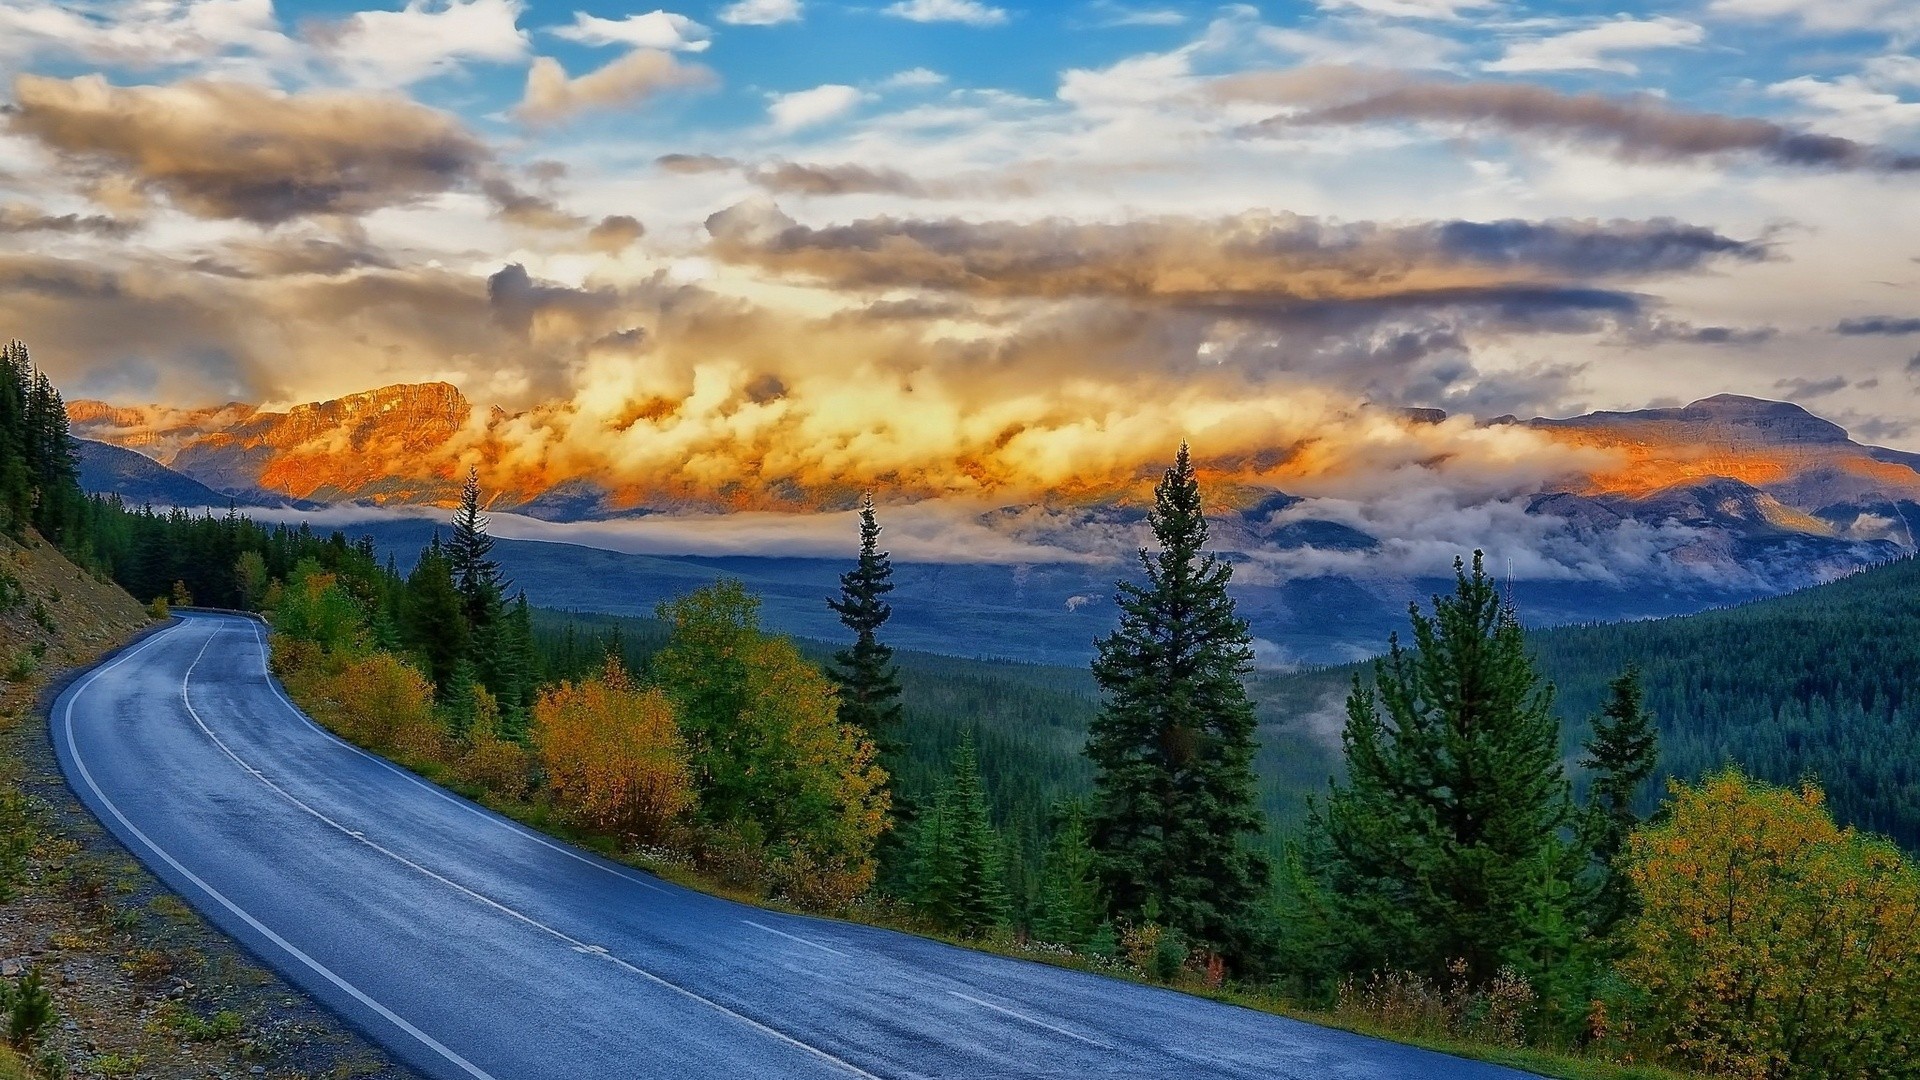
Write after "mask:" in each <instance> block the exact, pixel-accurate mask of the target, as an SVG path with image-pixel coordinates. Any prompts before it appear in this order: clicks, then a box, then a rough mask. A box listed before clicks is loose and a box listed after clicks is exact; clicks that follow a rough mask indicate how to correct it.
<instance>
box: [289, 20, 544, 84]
mask: <svg viewBox="0 0 1920 1080" xmlns="http://www.w3.org/2000/svg"><path fill="white" fill-rule="evenodd" d="M520 11H521V2H520V0H408V2H407V5H406V7H404V8H401V9H400V10H399V11H384V10H377V9H376V10H369V11H356V12H354V13H353V14H352V15H349V16H347V17H346V18H344V19H341V20H338V21H335V22H321V21H316V22H310V23H308V24H306V25H305V26H303V27H302V36H303V37H305V39H306V40H307V41H308V42H309V43H310V44H312V45H313V46H314V47H315V49H316V50H317V51H318V52H319V53H320V55H321V56H322V57H323V58H324V59H325V60H326V61H327V62H328V63H330V64H332V65H333V66H334V67H336V68H338V69H339V70H340V71H342V72H345V73H346V74H347V75H348V77H349V78H351V79H353V80H354V81H355V82H357V83H360V84H361V85H366V86H379V87H395V86H406V85H409V84H411V83H416V82H419V81H421V80H423V79H428V78H432V77H434V76H437V75H444V74H446V73H447V72H450V71H454V70H457V69H458V68H459V67H460V66H461V65H462V64H465V63H467V62H468V61H474V60H480V61H486V62H489V63H496V64H508V63H515V62H518V61H520V60H522V59H523V58H525V56H526V54H527V34H526V31H524V30H521V29H520V27H519V26H518V25H517V24H518V21H519V18H520Z"/></svg>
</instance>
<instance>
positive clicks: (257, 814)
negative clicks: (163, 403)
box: [51, 613, 1526, 1080]
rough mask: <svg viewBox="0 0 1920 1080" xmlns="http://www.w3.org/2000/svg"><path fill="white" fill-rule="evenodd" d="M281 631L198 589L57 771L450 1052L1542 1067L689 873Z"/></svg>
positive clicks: (587, 1071)
mask: <svg viewBox="0 0 1920 1080" xmlns="http://www.w3.org/2000/svg"><path fill="white" fill-rule="evenodd" d="M264 637H265V631H264V629H263V628H262V627H260V625H259V624H258V623H257V622H255V621H253V620H250V619H246V618H242V617H239V616H229V615H216V614H204V613H194V614H189V615H185V616H182V617H181V618H180V619H179V621H178V622H177V623H176V624H175V625H173V626H171V627H169V628H167V629H165V630H162V631H161V632H159V633H157V634H154V635H152V636H151V637H148V638H146V639H144V640H143V641H141V642H139V643H138V644H136V645H134V646H133V647H131V648H130V649H128V650H126V651H125V652H123V653H121V654H119V655H117V656H115V657H113V658H111V659H109V660H107V661H106V662H104V663H103V664H101V665H100V666H99V667H97V668H95V669H94V670H93V671H91V672H88V673H87V674H86V675H83V676H81V677H80V678H79V679H77V680H75V681H74V683H73V684H72V685H71V686H70V687H68V689H67V690H66V691H65V692H64V693H63V694H61V695H60V697H59V698H58V699H57V700H56V701H55V702H54V707H53V710H52V717H51V720H52V724H53V741H54V745H55V749H56V751H57V753H58V755H59V759H60V764H61V767H62V768H63V769H64V770H65V772H66V774H67V777H68V780H69V781H70V782H71V783H72V785H73V787H74V789H75V791H76V792H77V793H78V794H79V796H80V798H81V799H82V801H84V802H85V803H86V804H87V806H88V807H89V808H90V809H91V810H92V811H93V812H94V813H95V814H97V815H99V817H100V819H101V820H102V822H103V823H105V825H106V826H107V828H108V829H110V830H111V831H112V832H113V833H114V834H115V835H116V836H117V837H118V838H119V839H120V840H121V841H122V842H123V843H125V844H126V845H127V847H128V848H129V849H130V850H131V851H132V852H133V853H134V854H135V855H136V856H137V857H139V858H140V859H141V860H142V861H143V862H145V863H146V864H147V865H148V866H150V867H151V868H152V869H153V870H154V871H155V872H156V873H157V874H158V875H159V876H160V877H161V878H163V879H164V880H165V881H166V882H167V883H168V884H169V885H171V886H172V887H173V888H175V889H177V890H178V891H179V892H180V894H181V895H182V896H184V897H185V898H186V899H187V900H188V901H189V902H190V903H192V904H193V905H194V906H195V907H197V908H198V909H199V910H200V911H201V912H202V913H203V914H204V915H206V916H207V917H208V918H209V919H210V920H211V921H212V922H214V923H215V924H216V925H218V926H219V927H220V928H221V929H223V930H225V931H226V932H227V933H229V934H231V935H233V936H234V937H235V938H237V939H238V940H239V941H240V942H241V943H242V944H243V945H245V946H246V947H247V948H249V949H250V950H251V951H253V952H254V953H255V954H256V955H258V956H259V957H261V958H262V959H263V960H264V961H265V962H266V963H268V964H270V965H271V966H273V967H274V968H275V969H277V970H278V971H280V972H281V973H282V974H284V975H285V976H286V977H287V978H288V979H289V980H290V981H292V982H294V983H296V984H298V985H299V986H301V987H302V988H303V989H305V990H307V991H308V992H309V993H311V994H313V995H314V996H315V997H317V998H319V999H320V1000H321V1001H322V1002H324V1003H325V1004H327V1005H328V1006H330V1007H331V1008H333V1009H335V1010H336V1011H338V1012H339V1013H340V1014H341V1015H343V1016H344V1017H345V1018H346V1019H347V1020H348V1021H349V1022H350V1023H352V1024H354V1025H355V1026H356V1027H358V1028H360V1029H361V1030H362V1031H364V1032H365V1033H366V1034H367V1035H368V1036H369V1037H371V1038H372V1039H373V1040H375V1041H376V1042H378V1043H380V1044H381V1045H383V1046H385V1047H386V1048H388V1049H389V1050H390V1051H391V1052H392V1053H394V1054H395V1055H396V1056H398V1057H400V1058H401V1059H403V1060H405V1061H406V1062H407V1063H408V1064H410V1065H412V1066H414V1067H415V1068H417V1069H419V1070H420V1071H421V1072H423V1073H425V1074H427V1075H429V1076H433V1077H439V1078H446V1080H469V1078H473V1080H488V1078H493V1080H562V1078H565V1080H582V1078H609V1080H611V1078H628V1077H670V1078H673V1080H697V1078H706V1077H712V1078H717V1080H718V1078H725V1080H751V1078H761V1077H766V1078H776V1077H778V1078H786V1077H799V1078H806V1077H834V1076H841V1077H845V1076H853V1077H871V1078H884V1080H895V1078H900V1080H905V1078H910V1077H943V1078H946V1077H951V1078H965V1080H975V1078H989V1077H1236V1078H1238V1077H1245V1078H1249V1080H1252V1078H1259V1080H1296V1078H1297V1080H1362V1078H1365V1080H1386V1078H1402V1077H1418V1078H1428V1077H1431V1078H1438V1080H1495V1078H1501V1080H1511V1078H1517V1077H1521V1076H1524V1075H1526V1074H1523V1073H1519V1072H1515V1071H1513V1070H1510V1069H1503V1068H1499V1067H1496V1066H1492V1065H1486V1064H1482V1063H1478V1062H1472V1061H1466V1060H1462V1059H1458V1058H1452V1057H1448V1056H1445V1055H1441V1054H1435V1053H1431V1052H1428V1051H1423V1050H1418V1049H1414V1048H1411V1047H1406V1046H1401V1045H1399V1044H1396V1043H1390V1042H1384V1041H1381V1040H1377V1039H1369V1038H1365V1037H1362V1036H1358V1035H1353V1034H1349V1033H1346V1032H1341V1031H1335V1030H1331V1029H1328V1028H1322V1027H1317V1026H1314V1025H1311V1024H1306V1023H1301V1022H1299V1021H1294V1020H1288V1019H1285V1018H1282V1017H1277V1016H1272V1015H1268V1014H1265V1013H1261V1012H1256V1011H1253V1010H1249V1009H1243V1008H1238V1007H1235V1006H1231V1005H1223V1004H1219V1003H1216V1002H1211V1001H1206V1000H1204V999H1201V998H1196V997H1192V996H1189V995H1185V994H1179V993H1175V992H1173V991H1168V990H1161V989H1156V988H1152V987H1144V986H1138V985H1134V984H1132V983H1127V982H1124V981H1121V980H1116V979H1109V978H1104V977H1101V976H1098V975H1092V974H1087V973H1084V972H1077V971H1069V970H1063V969H1060V968H1054V967H1050V966H1047V965H1044V964H1037V963H1030V962H1026V961H1020V960H1012V959H1008V958H1004V957H999V956H993V955H988V954H984V953H978V952H973V951H969V950H966V949H961V948H956V947H953V946H950V945H945V944H942V943H940V942H936V941H930V940H927V939H924V938H918V937H914V936H912V935H910V934H902V933H897V932H894V931H889V930H880V929H874V928H871V927H863V926H855V925H850V924H846V923H840V922H834V921H831V920H823V919H810V918H804V917H799V916H794V915H787V914H782V913H778V912H772V911H765V910H762V909H759V908H754V907H749V906H745V905H742V904H738V903H734V902H732V901H728V900H723V899H719V898H717V897H712V896H708V895H705V894H703V893H699V892H695V891H692V890H689V889H685V888H682V887H680V886H677V885H673V884H671V883H668V882H665V881H662V880H660V879H658V878H655V877H652V876H650V875H647V874H644V873H641V872H639V871H636V870H633V869H630V868H628V867H624V866H620V865H617V864H615V863H612V862H608V861H606V860H604V859H600V858H598V857H596V856H594V855H591V854H589V853H586V852H584V851H581V850H579V849H577V848H573V847H570V846H568V845H565V844H562V843H560V842H558V841H556V840H553V839H551V838H548V837H545V836H542V835H540V834H538V833H536V832H534V831H532V830H530V829H527V828H525V827H524V826H521V825H519V824H518V823H516V822H513V821H511V820H508V819H506V818H504V817H501V816H499V815H497V814H494V813H492V812H491V811H488V810H486V809H484V808H482V807H480V806H477V805H475V804H474V803H471V802H469V801H467V800H465V799H462V798H460V797H458V796H455V795H453V794H451V793H449V792H447V791H445V790H444V789H442V788H439V787H437V786H435V785H433V784H430V783H428V782H427V781H425V780H422V779H420V778H419V777H417V776H414V775H413V774H411V773H408V772H406V771H404V770H402V769H400V768H398V767H396V766H394V765H392V764H390V763H388V762H385V761H383V760H381V759H379V758H377V757H374V756H372V755H370V754H367V753H365V752H364V751H361V750H359V749H357V748H355V747H353V746H350V745H348V744H347V743H345V742H342V741H341V740H339V739H337V738H335V737H334V736H333V735H331V734H330V733H328V732H326V731H324V730H322V729H321V728H320V727H318V726H317V725H315V724H314V723H313V722H312V721H311V720H309V719H307V718H306V716H305V715H304V714H302V713H301V712H300V711H299V710H298V709H297V708H295V707H294V706H293V705H292V704H291V703H290V702H289V701H288V700H287V699H286V696H285V695H284V693H283V692H282V691H281V689H280V687H279V685H278V684H277V682H276V681H275V680H274V679H273V678H272V677H271V675H269V674H268V671H267V663H266V658H267V649H266V643H265V639H264Z"/></svg>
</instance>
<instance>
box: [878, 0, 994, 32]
mask: <svg viewBox="0 0 1920 1080" xmlns="http://www.w3.org/2000/svg"><path fill="white" fill-rule="evenodd" d="M881 10H882V11H884V12H885V13H886V14H888V15H891V16H893V17H894V18H896V19H906V20H908V21H910V22H918V23H935V22H952V23H964V24H965V25H967V26H981V27H985V26H1000V25H1003V24H1004V23H1005V22H1006V21H1007V12H1006V9H1005V8H997V7H993V6H991V5H988V4H983V3H981V2H980V0H900V2H899V3H894V4H888V5H887V6H886V7H885V8H882V9H881Z"/></svg>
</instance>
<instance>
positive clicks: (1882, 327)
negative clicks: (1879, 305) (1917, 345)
mask: <svg viewBox="0 0 1920 1080" xmlns="http://www.w3.org/2000/svg"><path fill="white" fill-rule="evenodd" d="M1833 332H1834V333H1836V334H1847V335H1865V334H1885V335H1888V336H1890V337H1897V336H1900V335H1903V334H1920V319H1907V318H1900V317H1898V316H1894V315H1866V316H1862V317H1860V318H1857V319H1841V320H1840V322H1839V323H1838V324H1837V325H1836V326H1834V328H1833Z"/></svg>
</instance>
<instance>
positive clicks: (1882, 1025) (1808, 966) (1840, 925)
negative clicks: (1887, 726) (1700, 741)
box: [1610, 770, 1920, 1080]
mask: <svg viewBox="0 0 1920 1080" xmlns="http://www.w3.org/2000/svg"><path fill="white" fill-rule="evenodd" d="M1627 858H1628V864H1627V865H1628V871H1627V872H1628V875H1629V878H1630V880H1631V881H1632V883H1633V886H1634V888H1635V890H1636V891H1637V893H1638V896H1639V903H1640V914H1639V915H1638V917H1636V918H1635V919H1634V920H1632V921H1631V922H1630V923H1629V924H1628V925H1627V927H1626V928H1625V930H1624V936H1623V941H1622V945H1623V948H1624V954H1623V957H1622V959H1621V960H1620V962H1619V965H1618V970H1619V974H1620V976H1621V977H1622V978H1623V979H1624V980H1625V982H1626V984H1627V988H1628V992H1627V993H1625V994H1623V995H1621V998H1622V1000H1621V1001H1619V1002H1618V1003H1615V1004H1614V1005H1613V1007H1612V1009H1611V1010H1610V1011H1611V1012H1612V1013H1615V1014H1618V1015H1619V1017H1620V1018H1621V1019H1625V1020H1627V1021H1628V1022H1629V1023H1630V1024H1631V1027H1632V1029H1633V1031H1634V1032H1635V1034H1636V1037H1637V1038H1639V1039H1641V1040H1645V1041H1648V1042H1650V1043H1652V1044H1653V1045H1655V1046H1656V1047H1658V1048H1660V1049H1661V1050H1663V1051H1664V1053H1665V1054H1666V1055H1667V1056H1668V1057H1670V1058H1672V1059H1673V1060H1675V1061H1676V1062H1678V1063H1681V1064H1685V1065H1688V1066H1691V1067H1693V1068H1696V1069H1700V1070H1702V1071H1705V1072H1709V1073H1714V1074H1719V1075H1726V1076H1739V1077H1754V1078H1765V1080H1787V1078H1800V1077H1806V1078H1813V1077H1822V1078H1826V1077H1832V1078H1845V1077H1862V1078H1865V1077H1881V1076H1894V1075H1913V1068H1912V1063H1913V1062H1915V1061H1916V1060H1920V874H1917V873H1916V871H1915V868H1914V867H1913V865H1912V864H1910V863H1909V862H1908V861H1907V860H1906V859H1905V858H1904V857H1903V856H1902V855H1901V853H1900V852H1899V851H1898V850H1897V849H1896V848H1895V847H1893V845H1892V844H1890V843H1888V842H1886V841H1884V840H1881V839H1878V838H1873V837H1868V836H1864V835H1862V834H1860V833H1857V832H1855V831H1854V830H1853V829H1851V828H1848V829H1842V828H1840V827H1838V826H1837V825H1836V824H1835V822H1834V820H1833V815H1832V813H1831V812H1830V811H1829V810H1828V808H1827V805H1826V801H1825V798H1824V797H1823V795H1822V793H1821V791H1820V789H1819V788H1818V787H1815V786H1813V785H1811V784H1807V785H1803V786H1802V787H1800V788H1798V789H1788V788H1781V787H1774V786H1771V785H1768V784H1763V783H1759V782H1756V781H1754V780H1751V779H1749V778H1747V777H1746V776H1744V775H1742V774H1741V773H1740V772H1738V771H1735V770H1728V771H1725V772H1721V773H1717V774H1714V775H1712V776H1709V777H1707V778H1706V779H1704V780H1703V781H1701V782H1700V783H1699V784H1698V785H1697V786H1693V785H1687V784H1683V783H1677V782H1676V783H1675V784H1674V785H1673V786H1672V789H1671V801H1670V804H1669V813H1668V815H1667V816H1666V818H1665V819H1664V820H1663V821H1661V822H1660V823H1658V824H1656V825H1653V826H1651V827H1647V828H1643V829H1641V830H1640V831H1639V832H1637V833H1636V834H1635V835H1634V837H1633V839H1632V841H1631V843H1630V845H1629V848H1628V852H1627ZM1902 1063H1904V1064H1902Z"/></svg>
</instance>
